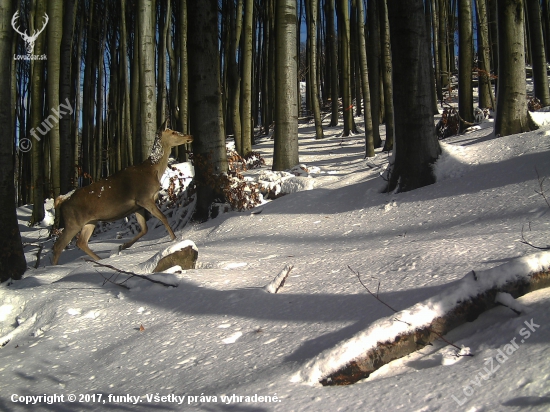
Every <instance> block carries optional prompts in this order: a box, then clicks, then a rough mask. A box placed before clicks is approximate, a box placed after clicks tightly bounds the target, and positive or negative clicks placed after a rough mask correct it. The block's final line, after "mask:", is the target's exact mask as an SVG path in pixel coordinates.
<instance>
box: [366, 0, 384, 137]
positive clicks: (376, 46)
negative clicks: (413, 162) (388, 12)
mask: <svg viewBox="0 0 550 412" xmlns="http://www.w3.org/2000/svg"><path fill="white" fill-rule="evenodd" d="M379 5H380V0H371V1H369V2H368V5H367V13H368V16H367V22H368V30H369V36H368V54H367V60H368V67H369V88H370V104H371V112H372V114H371V118H372V132H373V136H372V139H373V142H374V147H375V148H378V147H380V146H382V140H381V138H380V113H381V111H382V110H381V107H380V106H381V104H380V103H381V99H380V97H381V96H380V94H381V93H382V90H381V87H380V54H381V49H380V24H379V22H380V20H379Z"/></svg>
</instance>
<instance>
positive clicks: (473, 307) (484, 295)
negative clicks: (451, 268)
mask: <svg viewBox="0 0 550 412" xmlns="http://www.w3.org/2000/svg"><path fill="white" fill-rule="evenodd" d="M549 269H550V252H542V253H537V254H534V255H530V256H525V257H522V258H518V259H515V260H512V261H511V262H508V263H506V264H504V265H501V266H498V267H496V268H493V269H489V270H486V271H483V272H479V273H477V274H476V273H475V272H474V271H472V272H470V273H468V275H466V276H465V277H464V278H463V279H461V280H460V281H459V282H458V284H457V285H453V287H452V289H449V290H447V291H445V292H443V293H441V294H439V295H437V296H434V297H432V298H430V299H427V300H426V301H424V302H420V303H417V304H416V305H414V306H412V307H411V308H408V309H405V310H402V311H400V312H397V313H396V314H395V315H393V316H391V317H389V318H385V319H380V320H378V321H376V322H375V323H374V324H373V325H371V326H370V327H369V328H368V329H367V330H365V331H364V332H361V333H359V334H358V335H356V336H355V337H353V338H352V339H350V340H348V341H346V342H343V343H341V344H339V345H338V346H337V347H335V348H333V349H330V350H328V351H325V352H323V353H321V354H320V355H319V356H318V357H317V358H316V359H314V360H312V361H310V362H309V363H308V364H306V365H305V366H304V368H303V370H302V371H301V372H299V373H298V374H297V375H296V376H295V377H294V379H293V380H294V381H300V380H301V381H306V382H307V383H310V384H315V383H321V384H322V385H325V386H327V385H349V384H352V383H355V382H357V381H359V380H360V379H364V378H367V377H368V376H369V375H370V374H371V373H372V372H374V371H375V370H377V369H379V368H380V367H381V366H383V365H385V364H387V363H389V362H391V361H392V360H395V359H399V358H402V357H404V356H406V355H408V354H410V353H412V352H414V351H416V350H418V349H422V348H423V347H425V346H426V345H428V344H430V343H431V342H433V341H434V340H436V339H438V338H439V337H440V336H442V335H445V334H446V333H448V332H449V331H451V330H452V329H454V328H456V327H458V326H460V325H462V324H464V323H466V322H472V321H474V320H475V319H477V317H478V316H479V315H480V314H482V313H483V312H485V311H487V310H489V309H491V308H493V307H495V306H497V305H498V304H499V303H498V302H497V299H496V298H497V294H499V293H509V294H510V295H511V296H512V297H514V298H517V297H520V296H523V295H525V294H527V293H529V292H532V291H535V290H538V289H542V288H545V287H548V286H550V270H549ZM499 300H500V299H499Z"/></svg>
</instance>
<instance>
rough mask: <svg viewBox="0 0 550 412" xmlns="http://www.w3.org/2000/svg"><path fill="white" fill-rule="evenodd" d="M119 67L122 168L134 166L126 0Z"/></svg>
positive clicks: (122, 15) (121, 20)
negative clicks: (121, 99) (120, 75)
mask: <svg viewBox="0 0 550 412" xmlns="http://www.w3.org/2000/svg"><path fill="white" fill-rule="evenodd" d="M120 43H121V51H120V65H121V66H122V70H121V73H122V79H121V83H122V89H123V94H124V100H123V116H122V119H123V120H122V134H123V136H121V139H122V142H123V143H125V145H123V146H122V148H121V149H122V150H123V151H124V152H125V153H126V155H125V156H123V157H122V158H123V162H122V167H123V168H124V167H126V166H128V165H132V164H134V148H133V139H132V136H133V133H132V122H131V114H130V106H131V103H130V79H129V76H128V70H129V67H128V33H127V29H126V0H120Z"/></svg>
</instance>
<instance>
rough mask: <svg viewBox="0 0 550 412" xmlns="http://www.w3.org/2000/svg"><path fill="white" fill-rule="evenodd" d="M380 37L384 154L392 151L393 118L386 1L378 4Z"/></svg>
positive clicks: (388, 24)
mask: <svg viewBox="0 0 550 412" xmlns="http://www.w3.org/2000/svg"><path fill="white" fill-rule="evenodd" d="M380 23H381V24H380V29H381V30H380V35H381V38H382V81H383V82H384V107H385V109H386V141H385V142H384V149H383V151H384V152H389V151H390V150H392V149H393V135H394V117H393V83H392V61H391V43H390V23H389V21H388V4H387V2H386V0H382V1H381V3H380Z"/></svg>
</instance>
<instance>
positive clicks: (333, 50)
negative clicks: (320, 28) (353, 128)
mask: <svg viewBox="0 0 550 412" xmlns="http://www.w3.org/2000/svg"><path fill="white" fill-rule="evenodd" d="M326 8H327V12H326V19H327V37H328V41H327V43H328V46H329V47H328V53H329V57H328V58H329V61H330V93H331V94H330V99H331V117H330V124H329V126H338V46H337V44H338V42H337V41H336V30H335V27H334V0H326Z"/></svg>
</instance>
